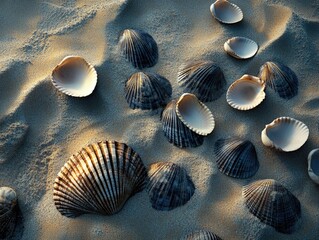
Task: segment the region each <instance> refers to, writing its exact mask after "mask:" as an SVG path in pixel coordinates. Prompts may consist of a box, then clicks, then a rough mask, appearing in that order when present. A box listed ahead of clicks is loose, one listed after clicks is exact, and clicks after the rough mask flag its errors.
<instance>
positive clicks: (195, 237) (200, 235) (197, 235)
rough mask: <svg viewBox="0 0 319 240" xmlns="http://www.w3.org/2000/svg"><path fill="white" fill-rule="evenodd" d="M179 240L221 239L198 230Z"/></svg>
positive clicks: (210, 233)
mask: <svg viewBox="0 0 319 240" xmlns="http://www.w3.org/2000/svg"><path fill="white" fill-rule="evenodd" d="M181 240H222V239H221V238H220V237H218V236H217V235H216V234H214V233H212V232H209V231H205V230H199V231H194V232H192V233H190V234H188V235H186V236H184V237H183V238H181Z"/></svg>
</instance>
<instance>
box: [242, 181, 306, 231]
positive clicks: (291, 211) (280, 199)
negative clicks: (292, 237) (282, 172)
mask: <svg viewBox="0 0 319 240" xmlns="http://www.w3.org/2000/svg"><path fill="white" fill-rule="evenodd" d="M242 193H243V198H244V201H245V204H246V206H247V208H248V209H249V211H250V212H251V213H252V214H253V215H255V216H256V217H257V218H259V220H260V221H261V222H263V223H265V224H267V225H270V226H272V227H274V228H275V229H276V230H277V231H278V232H282V233H291V232H293V230H294V227H295V224H296V222H297V221H298V220H299V218H300V216H301V209H300V202H299V200H298V199H297V198H296V197H295V196H294V195H293V194H292V193H290V192H289V190H287V189H286V188H285V187H284V186H282V185H281V184H280V183H278V182H277V181H275V180H273V179H265V180H259V181H255V182H253V183H251V184H249V185H246V186H244V187H243V191H242Z"/></svg>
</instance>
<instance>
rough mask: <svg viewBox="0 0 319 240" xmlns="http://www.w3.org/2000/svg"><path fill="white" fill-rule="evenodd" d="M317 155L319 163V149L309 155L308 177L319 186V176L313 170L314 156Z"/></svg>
mask: <svg viewBox="0 0 319 240" xmlns="http://www.w3.org/2000/svg"><path fill="white" fill-rule="evenodd" d="M315 154H317V156H316V157H317V159H316V160H317V161H319V148H316V149H313V150H311V151H310V153H309V155H308V175H309V177H310V179H311V180H312V181H313V182H315V183H316V184H319V174H316V173H315V172H314V171H313V169H312V166H311V165H312V160H313V157H314V155H315Z"/></svg>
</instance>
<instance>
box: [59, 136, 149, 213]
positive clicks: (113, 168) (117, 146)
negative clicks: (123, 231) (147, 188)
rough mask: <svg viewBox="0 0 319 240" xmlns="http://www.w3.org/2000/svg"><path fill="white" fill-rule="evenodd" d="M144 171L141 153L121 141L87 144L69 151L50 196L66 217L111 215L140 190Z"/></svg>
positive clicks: (145, 175) (144, 179) (145, 173)
mask: <svg viewBox="0 0 319 240" xmlns="http://www.w3.org/2000/svg"><path fill="white" fill-rule="evenodd" d="M146 178H147V171H146V168H145V167H144V165H143V162H142V160H141V158H140V156H139V155H138V154H137V153H136V152H135V151H134V150H133V149H132V148H130V147H129V146H127V145H126V144H124V143H119V142H115V141H104V142H98V143H94V144H90V145H88V146H86V147H84V148H83V149H82V150H81V151H79V152H78V153H76V154H74V155H72V156H71V157H70V159H69V160H68V161H67V163H66V164H65V165H64V166H63V167H62V169H61V171H60V172H59V174H58V177H57V178H56V179H55V182H54V192H53V200H54V203H55V206H56V208H57V209H58V210H59V212H60V213H61V214H62V215H64V216H66V217H72V218H74V217H77V216H79V215H81V214H85V213H97V214H103V215H112V214H115V213H117V212H118V211H120V210H121V209H122V207H123V206H124V204H125V202H126V201H127V200H128V199H129V198H130V197H131V196H133V195H134V194H135V193H137V192H139V191H141V190H143V188H144V185H145V182H146Z"/></svg>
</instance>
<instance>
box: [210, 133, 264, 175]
mask: <svg viewBox="0 0 319 240" xmlns="http://www.w3.org/2000/svg"><path fill="white" fill-rule="evenodd" d="M214 150H215V154H216V157H217V160H216V163H217V167H218V169H219V170H220V171H221V172H222V173H224V174H226V175H228V176H230V177H234V178H242V179H244V178H250V177H252V176H254V175H255V174H256V172H257V171H258V169H259V162H258V159H257V153H256V150H255V147H254V145H253V144H252V143H251V142H250V141H248V140H242V139H240V138H237V137H231V138H225V139H219V140H217V141H216V143H215V149H214Z"/></svg>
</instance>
